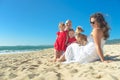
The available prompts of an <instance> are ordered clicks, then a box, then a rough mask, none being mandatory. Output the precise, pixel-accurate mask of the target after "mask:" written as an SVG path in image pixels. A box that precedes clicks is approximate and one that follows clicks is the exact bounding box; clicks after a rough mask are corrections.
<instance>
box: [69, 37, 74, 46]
mask: <svg viewBox="0 0 120 80" xmlns="http://www.w3.org/2000/svg"><path fill="white" fill-rule="evenodd" d="M75 41H76V39H75V37H72V38H70V37H69V38H68V44H71V43H73V42H75Z"/></svg>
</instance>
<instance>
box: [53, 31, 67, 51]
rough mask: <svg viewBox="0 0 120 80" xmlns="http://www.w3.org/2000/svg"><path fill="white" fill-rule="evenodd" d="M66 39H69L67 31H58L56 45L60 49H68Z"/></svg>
mask: <svg viewBox="0 0 120 80" xmlns="http://www.w3.org/2000/svg"><path fill="white" fill-rule="evenodd" d="M66 40H67V32H66V31H62V32H57V39H56V41H55V44H54V47H55V49H56V50H58V51H65V50H66Z"/></svg>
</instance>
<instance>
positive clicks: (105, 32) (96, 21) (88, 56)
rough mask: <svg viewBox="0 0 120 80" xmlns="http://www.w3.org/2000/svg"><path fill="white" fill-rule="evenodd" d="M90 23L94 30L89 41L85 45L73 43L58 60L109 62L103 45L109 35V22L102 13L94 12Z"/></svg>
mask: <svg viewBox="0 0 120 80" xmlns="http://www.w3.org/2000/svg"><path fill="white" fill-rule="evenodd" d="M90 23H91V26H92V28H93V30H92V32H91V36H90V37H88V43H87V44H86V45H85V46H79V45H78V44H77V43H72V44H71V45H70V46H68V47H67V49H66V52H65V54H64V55H63V56H61V58H60V59H59V60H58V61H66V62H79V63H89V62H93V61H95V60H97V59H100V60H101V61H102V62H108V61H105V59H104V56H103V45H104V43H105V41H106V39H107V38H108V37H109V27H108V24H107V22H106V21H105V19H104V17H103V15H102V14H101V13H95V14H93V15H92V16H91V17H90Z"/></svg>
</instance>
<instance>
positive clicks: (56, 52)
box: [54, 49, 58, 61]
mask: <svg viewBox="0 0 120 80" xmlns="http://www.w3.org/2000/svg"><path fill="white" fill-rule="evenodd" d="M57 57H58V51H57V50H56V49H54V61H56V60H57Z"/></svg>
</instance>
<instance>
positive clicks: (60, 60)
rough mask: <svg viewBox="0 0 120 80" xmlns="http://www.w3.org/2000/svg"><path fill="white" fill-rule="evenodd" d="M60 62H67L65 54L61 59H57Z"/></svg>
mask: <svg viewBox="0 0 120 80" xmlns="http://www.w3.org/2000/svg"><path fill="white" fill-rule="evenodd" d="M57 61H58V62H63V61H65V53H64V54H63V55H61V56H60V58H59V59H57Z"/></svg>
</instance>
